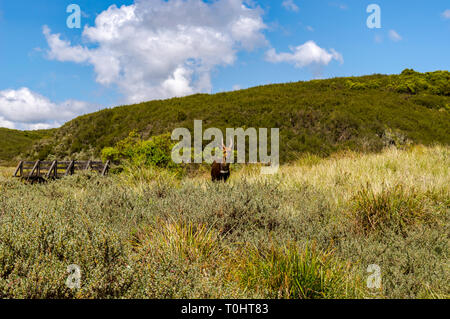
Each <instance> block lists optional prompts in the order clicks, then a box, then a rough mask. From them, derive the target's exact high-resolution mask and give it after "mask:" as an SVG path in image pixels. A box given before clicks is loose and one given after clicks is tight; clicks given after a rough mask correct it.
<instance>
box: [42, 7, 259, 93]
mask: <svg viewBox="0 0 450 319" xmlns="http://www.w3.org/2000/svg"><path fill="white" fill-rule="evenodd" d="M244 2H245V3H247V2H248V1H243V0H220V1H214V2H212V3H205V2H203V1H202V0H169V1H164V0H136V1H135V3H134V4H132V5H128V6H127V5H123V6H121V7H117V6H115V5H112V6H110V7H109V8H108V9H107V10H105V11H103V12H102V13H100V14H99V15H98V16H97V18H96V20H95V26H92V27H90V26H86V27H85V28H84V30H83V40H84V42H85V44H86V45H73V44H71V43H70V42H69V41H65V40H64V39H62V37H61V35H60V34H53V33H52V32H51V30H50V29H49V28H48V27H44V29H43V33H44V35H45V37H46V39H47V43H48V46H49V50H48V52H47V54H48V57H49V58H50V59H54V60H58V61H62V62H65V61H71V62H75V63H85V64H89V65H92V66H93V67H94V70H95V73H96V81H97V82H98V83H101V84H103V85H110V84H114V85H117V86H118V88H119V89H120V90H121V92H122V93H123V94H124V95H125V97H126V98H127V101H128V102H140V101H144V100H148V99H158V98H167V97H173V96H185V95H188V94H192V93H196V92H210V91H211V89H212V85H211V79H210V77H211V71H212V70H213V69H214V68H215V67H217V66H223V65H231V64H233V63H234V61H235V60H236V54H237V52H238V51H239V50H252V49H254V48H256V47H259V46H264V45H266V44H267V41H266V38H265V36H264V34H263V30H264V29H265V28H266V26H265V24H264V22H263V19H262V14H263V12H262V10H261V9H260V8H259V7H249V6H248V5H246V4H245V3H244Z"/></svg>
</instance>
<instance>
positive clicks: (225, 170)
mask: <svg viewBox="0 0 450 319" xmlns="http://www.w3.org/2000/svg"><path fill="white" fill-rule="evenodd" d="M232 151H233V139H230V146H228V147H227V146H225V144H223V139H222V152H223V156H222V160H221V161H220V163H217V162H216V161H214V163H212V167H211V179H212V181H213V182H216V181H224V182H226V181H227V179H228V178H229V177H230V173H231V171H230V163H227V158H228V156H229V154H230V153H231V152H232Z"/></svg>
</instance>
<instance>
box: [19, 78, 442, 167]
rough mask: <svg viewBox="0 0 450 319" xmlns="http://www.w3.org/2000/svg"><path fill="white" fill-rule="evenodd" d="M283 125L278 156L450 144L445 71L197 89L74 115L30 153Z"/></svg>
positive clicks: (83, 154) (87, 154)
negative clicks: (182, 130) (132, 136)
mask: <svg viewBox="0 0 450 319" xmlns="http://www.w3.org/2000/svg"><path fill="white" fill-rule="evenodd" d="M195 119H198V120H203V124H204V125H203V127H204V129H206V128H208V127H218V128H220V129H222V130H223V131H224V130H225V128H227V127H232V128H238V127H243V128H249V127H255V128H260V127H266V128H272V127H278V128H280V155H281V161H282V162H286V161H290V160H293V159H295V158H297V157H298V155H299V154H301V153H311V154H316V155H319V156H328V155H330V154H332V153H334V152H336V151H339V150H344V149H349V150H355V151H363V152H371V151H380V150H381V149H382V148H383V147H384V146H385V145H387V144H397V145H398V144H402V143H409V142H412V143H420V144H425V145H430V144H432V143H434V142H438V143H441V144H446V145H448V144H450V72H448V71H437V72H429V73H417V72H414V71H413V70H405V71H403V72H402V74H400V75H372V76H363V77H350V78H335V79H327V80H314V81H309V82H298V83H286V84H276V85H267V86H261V87H255V88H251V89H247V90H241V91H234V92H227V93H219V94H214V95H208V94H197V95H193V96H188V97H184V98H173V99H170V100H164V101H150V102H145V103H141V104H136V105H129V106H121V107H116V108H113V109H105V110H102V111H99V112H96V113H93V114H88V115H84V116H81V117H78V118H76V119H74V120H72V121H70V122H68V123H66V124H65V125H64V126H63V127H61V128H60V129H58V130H57V131H56V133H55V135H54V136H53V137H51V138H49V139H46V140H42V141H40V142H39V143H37V145H35V147H34V148H33V150H32V151H31V152H29V153H28V154H27V155H28V156H29V157H33V158H38V157H39V158H44V157H47V156H48V157H56V158H67V157H77V158H80V159H87V158H93V157H95V158H98V157H100V153H101V151H102V149H103V148H105V147H110V146H113V145H114V144H116V143H117V142H118V141H120V140H122V139H124V138H126V137H127V136H128V134H129V133H130V132H131V131H133V130H135V131H136V132H138V133H139V134H140V135H141V136H142V137H143V138H144V139H147V138H149V137H150V136H154V135H160V134H164V133H168V132H171V131H172V130H173V129H174V128H177V127H186V128H188V129H190V130H191V131H192V132H193V125H194V120H195Z"/></svg>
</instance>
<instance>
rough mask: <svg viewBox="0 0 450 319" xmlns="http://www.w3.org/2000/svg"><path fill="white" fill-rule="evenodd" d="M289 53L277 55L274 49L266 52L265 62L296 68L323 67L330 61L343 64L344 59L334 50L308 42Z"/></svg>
mask: <svg viewBox="0 0 450 319" xmlns="http://www.w3.org/2000/svg"><path fill="white" fill-rule="evenodd" d="M291 51H292V52H290V53H286V52H282V53H277V52H276V50H275V49H270V50H269V51H267V52H266V60H267V61H269V62H272V63H280V62H287V63H291V64H294V66H295V67H297V68H302V67H305V66H309V65H313V66H314V65H315V66H324V65H328V64H329V63H330V62H331V61H332V60H336V61H339V62H340V63H344V58H343V57H342V55H341V54H340V53H339V52H336V51H335V50H334V49H330V50H329V51H327V50H325V49H322V48H321V47H319V46H318V45H317V44H316V43H315V42H314V41H308V42H306V43H304V44H302V45H299V46H297V47H295V48H291Z"/></svg>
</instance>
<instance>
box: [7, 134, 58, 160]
mask: <svg viewBox="0 0 450 319" xmlns="http://www.w3.org/2000/svg"><path fill="white" fill-rule="evenodd" d="M52 132H53V131H52V130H39V131H19V130H10V129H7V128H1V127H0V165H11V164H13V160H14V158H15V157H17V156H18V155H19V154H21V153H24V152H26V151H28V150H29V149H31V148H32V146H33V144H34V143H35V142H36V141H39V140H42V139H44V138H49V137H50V136H51V134H52Z"/></svg>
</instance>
